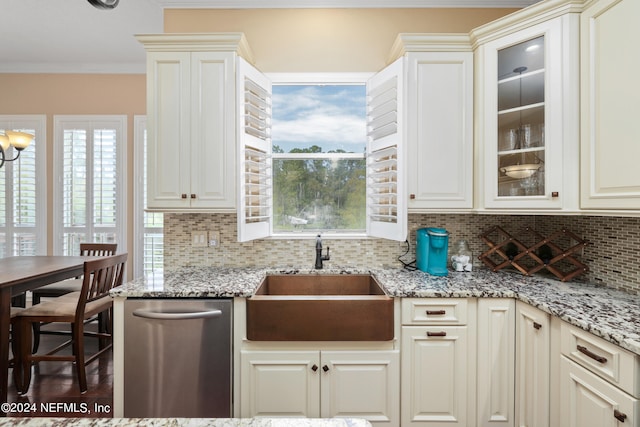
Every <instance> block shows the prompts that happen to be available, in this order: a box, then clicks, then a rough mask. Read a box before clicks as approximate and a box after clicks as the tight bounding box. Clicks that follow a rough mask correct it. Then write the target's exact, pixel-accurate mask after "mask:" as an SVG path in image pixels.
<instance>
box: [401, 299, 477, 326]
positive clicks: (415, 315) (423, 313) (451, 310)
mask: <svg viewBox="0 0 640 427" xmlns="http://www.w3.org/2000/svg"><path fill="white" fill-rule="evenodd" d="M402 324H403V325H466V324H467V300H466V299H465V298H406V299H403V300H402Z"/></svg>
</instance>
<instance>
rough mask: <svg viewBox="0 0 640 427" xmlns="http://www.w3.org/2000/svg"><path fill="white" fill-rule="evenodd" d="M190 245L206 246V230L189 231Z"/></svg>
mask: <svg viewBox="0 0 640 427" xmlns="http://www.w3.org/2000/svg"><path fill="white" fill-rule="evenodd" d="M191 246H193V247H199V248H202V247H207V232H206V231H192V232H191Z"/></svg>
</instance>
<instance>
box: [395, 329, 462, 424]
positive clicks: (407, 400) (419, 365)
mask: <svg viewBox="0 0 640 427" xmlns="http://www.w3.org/2000/svg"><path fill="white" fill-rule="evenodd" d="M467 335H468V331H467V327H466V326H433V327H429V326H424V327H423V326H404V327H403V328H402V380H401V381H402V396H403V398H402V404H401V406H402V407H401V413H402V415H401V417H402V425H403V426H429V427H453V426H459V427H467V425H470V424H469V423H470V422H471V421H470V419H469V417H468V415H467V405H469V404H470V401H471V399H472V398H473V397H472V396H473V393H472V392H470V387H469V381H470V378H469V376H470V372H469V370H468V364H467V358H468V357H469V350H470V349H469V348H468V347H469V346H468V336H467ZM469 393H470V394H471V397H469V395H468V394H469Z"/></svg>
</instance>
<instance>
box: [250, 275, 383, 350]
mask: <svg viewBox="0 0 640 427" xmlns="http://www.w3.org/2000/svg"><path fill="white" fill-rule="evenodd" d="M247 338H248V339H249V340H254V341H388V340H392V339H393V298H391V297H389V296H387V295H386V294H385V293H384V290H383V289H382V287H381V286H380V284H379V283H378V282H377V281H376V279H375V278H374V277H373V276H371V275H368V274H334V275H331V274H283V275H267V276H266V277H265V279H264V280H263V282H262V283H261V284H260V286H259V287H258V290H257V291H256V293H255V295H254V296H252V297H251V298H248V299H247Z"/></svg>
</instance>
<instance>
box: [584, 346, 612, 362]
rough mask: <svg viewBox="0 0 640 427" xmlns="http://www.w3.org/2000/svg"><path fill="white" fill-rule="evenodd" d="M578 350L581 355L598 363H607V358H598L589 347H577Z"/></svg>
mask: <svg viewBox="0 0 640 427" xmlns="http://www.w3.org/2000/svg"><path fill="white" fill-rule="evenodd" d="M577 349H578V351H579V352H580V353H582V354H584V355H585V356H587V357H590V358H592V359H593V360H595V361H596V362H600V363H607V358H606V357H603V356H598V355H597V354H595V353H593V352H592V351H591V350H589V349H588V348H587V347H584V346H581V345H579V346H577Z"/></svg>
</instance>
